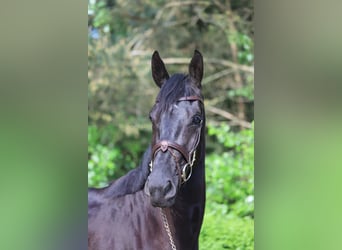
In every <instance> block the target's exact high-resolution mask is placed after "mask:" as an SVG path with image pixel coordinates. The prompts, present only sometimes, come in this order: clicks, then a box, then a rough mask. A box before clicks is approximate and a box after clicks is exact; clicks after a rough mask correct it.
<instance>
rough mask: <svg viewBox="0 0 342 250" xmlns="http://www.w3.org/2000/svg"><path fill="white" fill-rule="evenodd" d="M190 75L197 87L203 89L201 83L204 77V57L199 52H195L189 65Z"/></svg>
mask: <svg viewBox="0 0 342 250" xmlns="http://www.w3.org/2000/svg"><path fill="white" fill-rule="evenodd" d="M189 75H190V77H191V79H192V80H193V81H194V83H195V84H196V85H197V87H198V88H201V81H202V77H203V57H202V55H201V53H200V52H199V51H198V50H195V52H194V55H193V57H192V59H191V62H190V64H189Z"/></svg>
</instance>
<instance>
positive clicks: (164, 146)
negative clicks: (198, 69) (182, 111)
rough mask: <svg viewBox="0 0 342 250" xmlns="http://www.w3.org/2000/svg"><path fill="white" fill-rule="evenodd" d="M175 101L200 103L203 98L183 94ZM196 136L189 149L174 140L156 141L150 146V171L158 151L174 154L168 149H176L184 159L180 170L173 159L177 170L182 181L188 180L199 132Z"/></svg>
mask: <svg viewBox="0 0 342 250" xmlns="http://www.w3.org/2000/svg"><path fill="white" fill-rule="evenodd" d="M177 101H178V102H180V101H200V102H201V103H203V99H202V98H201V97H199V96H184V97H181V98H179V99H178V100H177ZM196 136H197V138H196V141H195V145H194V147H193V148H192V150H191V151H188V150H187V149H186V148H185V147H183V146H181V145H179V144H178V143H175V142H171V141H168V140H161V141H158V142H157V143H156V144H155V145H154V146H153V147H152V160H151V162H150V172H152V169H153V160H154V158H155V156H156V154H157V153H158V152H159V151H162V152H163V153H165V152H166V151H170V153H171V155H172V156H174V154H173V152H172V151H171V150H170V149H175V150H176V151H178V152H179V153H180V154H181V155H182V156H183V158H184V159H185V161H186V164H185V165H184V166H183V168H182V169H181V170H180V169H179V166H178V163H177V161H176V159H175V161H176V166H177V170H178V171H179V172H180V178H181V180H182V183H184V182H186V181H188V180H189V179H190V177H191V174H192V167H193V165H194V162H195V160H196V149H197V146H198V144H199V141H200V138H201V134H200V133H199V134H197V135H196ZM174 157H175V156H174Z"/></svg>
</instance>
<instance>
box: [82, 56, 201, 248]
mask: <svg viewBox="0 0 342 250" xmlns="http://www.w3.org/2000/svg"><path fill="white" fill-rule="evenodd" d="M151 64H152V76H153V79H154V81H155V83H156V84H157V86H158V87H160V92H159V94H158V96H157V100H156V103H155V105H154V106H153V108H152V110H151V112H150V119H151V122H152V130H153V137H152V143H151V145H150V146H149V147H148V149H147V150H146V152H145V154H144V156H143V159H142V161H141V164H140V165H139V166H138V167H137V168H136V169H133V170H131V171H130V172H128V173H127V174H126V175H125V176H123V177H121V178H119V179H118V180H116V181H114V182H113V183H112V184H110V185H109V186H108V187H105V188H102V189H92V188H91V189H89V191H88V249H93V250H112V249H116V250H125V249H127V250H140V249H143V250H147V249H150V250H162V249H165V250H166V249H168V250H169V249H178V250H179V249H181V250H193V249H198V237H199V233H200V229H201V225H202V220H203V214H204V206H205V171H204V159H205V112H204V104H203V97H202V95H201V80H202V77H203V58H202V55H201V54H200V52H198V51H195V52H194V55H193V57H192V59H191V62H190V64H189V74H187V75H184V74H174V75H172V76H171V77H170V76H169V74H168V72H167V70H166V68H165V65H164V63H163V61H162V60H161V58H160V57H159V54H158V52H157V51H155V52H154V53H153V55H152V62H151Z"/></svg>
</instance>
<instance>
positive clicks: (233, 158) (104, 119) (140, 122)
mask: <svg viewBox="0 0 342 250" xmlns="http://www.w3.org/2000/svg"><path fill="white" fill-rule="evenodd" d="M252 18H253V5H252V1H247V0H242V1H237V0H236V1H233V0H232V1H183V2H182V1H162V0H161V1H143V2H141V1H138V2H129V3H128V2H127V1H123V0H117V1H110V0H107V1H102V0H97V1H95V0H93V1H89V2H88V28H89V38H88V124H89V125H88V185H89V186H94V187H103V186H105V185H107V184H108V182H110V181H111V180H113V179H115V178H118V177H120V176H122V175H124V174H125V173H127V172H128V171H129V170H130V169H132V168H134V167H136V166H137V165H138V164H139V162H140V160H141V157H142V155H143V152H144V151H145V149H146V147H147V146H148V144H149V142H150V139H151V130H152V129H151V124H150V121H149V119H148V113H149V111H150V109H151V107H152V105H153V104H154V102H155V97H156V95H157V93H158V87H156V85H155V84H154V83H153V80H152V77H151V69H150V60H151V55H152V53H153V51H154V50H158V51H159V52H160V54H161V57H162V58H163V59H164V62H165V63H166V67H167V69H168V71H169V73H171V74H172V73H176V72H187V70H188V69H187V67H188V63H189V61H190V58H191V56H192V53H193V50H194V49H198V50H200V51H201V53H202V54H203V56H204V63H205V65H204V66H205V73H204V78H203V81H202V86H203V88H202V93H203V95H204V96H205V106H206V110H207V114H206V117H207V152H206V182H207V201H206V210H205V217H204V222H203V227H202V232H201V235H200V249H253V244H254V233H253V227H254V174H253V173H254V129H253V127H254V126H253V122H252V121H253V120H254V112H253V108H254V77H253V72H254V70H253V64H254V56H253V54H254V42H253V23H252Z"/></svg>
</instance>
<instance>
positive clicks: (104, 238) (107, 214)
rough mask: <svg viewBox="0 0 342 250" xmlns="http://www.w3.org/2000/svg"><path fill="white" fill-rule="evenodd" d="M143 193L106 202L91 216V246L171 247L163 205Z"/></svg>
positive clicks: (129, 249)
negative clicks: (162, 211) (162, 215)
mask: <svg viewBox="0 0 342 250" xmlns="http://www.w3.org/2000/svg"><path fill="white" fill-rule="evenodd" d="M143 196H144V194H143V192H137V193H135V194H132V195H126V196H123V197H119V198H116V199H115V200H112V201H108V202H106V203H104V204H102V205H101V208H99V209H98V212H97V213H96V214H95V215H94V216H92V217H91V218H90V219H89V225H88V246H89V250H90V249H91V250H109V249H118V250H125V249H127V250H133V249H139V250H140V249H142V250H156V249H158V250H159V249H160V250H164V249H165V250H169V249H170V245H169V238H168V235H167V233H166V231H165V229H164V227H163V223H162V220H161V216H160V212H159V208H154V207H152V206H151V205H150V204H149V203H150V202H149V201H148V200H147V199H146V197H143Z"/></svg>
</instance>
